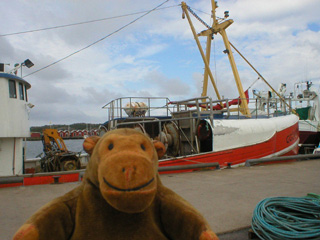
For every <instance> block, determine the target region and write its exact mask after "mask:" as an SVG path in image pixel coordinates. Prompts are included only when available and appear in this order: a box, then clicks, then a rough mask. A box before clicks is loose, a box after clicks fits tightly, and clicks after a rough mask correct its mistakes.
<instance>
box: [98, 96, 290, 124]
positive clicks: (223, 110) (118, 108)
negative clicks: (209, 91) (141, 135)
mask: <svg viewBox="0 0 320 240" xmlns="http://www.w3.org/2000/svg"><path fill="white" fill-rule="evenodd" d="M246 99H247V101H248V106H249V110H250V112H251V117H252V118H260V117H275V116H280V115H287V114H291V113H292V99H291V98H286V99H283V100H282V99H279V98H259V97H256V98H246ZM241 101H242V99H241V98H237V99H221V100H212V98H210V97H198V98H190V99H186V100H181V101H170V100H169V98H166V97H124V98H117V99H115V100H112V101H111V102H109V103H107V104H106V105H104V106H103V108H104V109H107V111H108V121H110V120H114V119H117V118H120V119H122V118H128V117H130V118H134V119H137V120H138V119H139V118H142V117H143V118H146V117H150V118H152V117H161V116H162V117H171V116H173V115H175V114H176V113H177V112H178V113H181V112H187V111H193V112H194V113H195V114H197V116H198V117H200V115H202V116H204V115H205V114H207V115H208V118H210V120H211V121H212V120H213V118H215V116H219V115H220V116H222V115H223V117H224V118H242V117H243V115H242V113H241V112H242V108H241ZM284 101H285V102H286V103H284ZM141 103H144V104H145V105H143V106H140V107H139V104H140V105H141ZM135 104H136V106H134V105H135ZM137 106H138V108H137Z"/></svg>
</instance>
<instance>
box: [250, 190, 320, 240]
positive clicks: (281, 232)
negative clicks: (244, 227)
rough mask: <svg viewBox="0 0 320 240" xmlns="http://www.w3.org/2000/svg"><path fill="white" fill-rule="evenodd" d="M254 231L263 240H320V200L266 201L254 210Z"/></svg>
mask: <svg viewBox="0 0 320 240" xmlns="http://www.w3.org/2000/svg"><path fill="white" fill-rule="evenodd" d="M251 228H252V230H253V231H254V233H255V234H256V235H257V236H258V237H259V238H260V239H263V240H278V239H279V240H280V239H281V240H283V239H287V240H293V239H320V200H319V199H316V198H312V197H308V196H307V197H301V198H298V197H274V198H266V199H264V200H262V201H261V202H259V203H258V204H257V206H256V208H255V209H254V212H253V217H252V223H251Z"/></svg>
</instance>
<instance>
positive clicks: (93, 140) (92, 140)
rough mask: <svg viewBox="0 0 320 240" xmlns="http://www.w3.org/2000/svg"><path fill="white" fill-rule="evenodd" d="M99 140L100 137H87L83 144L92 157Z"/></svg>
mask: <svg viewBox="0 0 320 240" xmlns="http://www.w3.org/2000/svg"><path fill="white" fill-rule="evenodd" d="M99 139H100V137H98V136H91V137H87V138H86V139H85V140H84V142H83V144H82V146H83V150H85V151H86V152H87V153H88V154H90V155H91V154H92V152H93V149H94V147H95V146H96V144H97V142H98V141H99Z"/></svg>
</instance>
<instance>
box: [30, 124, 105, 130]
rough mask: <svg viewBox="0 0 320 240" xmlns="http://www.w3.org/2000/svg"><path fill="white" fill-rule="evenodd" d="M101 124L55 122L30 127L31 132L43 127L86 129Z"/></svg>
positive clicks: (97, 126) (96, 127)
mask: <svg viewBox="0 0 320 240" xmlns="http://www.w3.org/2000/svg"><path fill="white" fill-rule="evenodd" d="M100 125H101V124H93V123H73V124H68V125H67V124H53V125H44V126H33V127H30V131H31V132H42V131H43V129H47V128H53V129H57V130H69V131H72V130H84V129H88V130H91V129H98V128H99V126H100Z"/></svg>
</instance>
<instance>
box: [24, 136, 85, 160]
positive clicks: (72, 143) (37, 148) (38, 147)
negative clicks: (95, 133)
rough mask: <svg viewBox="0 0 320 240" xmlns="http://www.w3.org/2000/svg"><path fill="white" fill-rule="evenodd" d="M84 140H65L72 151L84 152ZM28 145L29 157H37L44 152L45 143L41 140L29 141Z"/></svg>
mask: <svg viewBox="0 0 320 240" xmlns="http://www.w3.org/2000/svg"><path fill="white" fill-rule="evenodd" d="M83 141H84V139H69V140H64V142H65V144H66V146H67V148H68V150H69V151H72V152H84V151H83V148H82V143H83ZM26 145H27V147H26V157H27V159H30V158H35V157H37V156H38V155H39V154H41V153H42V152H43V145H42V142H41V141H27V143H26Z"/></svg>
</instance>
